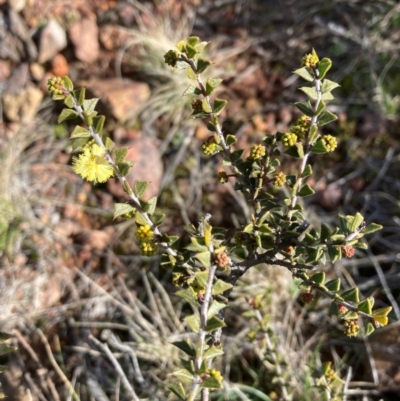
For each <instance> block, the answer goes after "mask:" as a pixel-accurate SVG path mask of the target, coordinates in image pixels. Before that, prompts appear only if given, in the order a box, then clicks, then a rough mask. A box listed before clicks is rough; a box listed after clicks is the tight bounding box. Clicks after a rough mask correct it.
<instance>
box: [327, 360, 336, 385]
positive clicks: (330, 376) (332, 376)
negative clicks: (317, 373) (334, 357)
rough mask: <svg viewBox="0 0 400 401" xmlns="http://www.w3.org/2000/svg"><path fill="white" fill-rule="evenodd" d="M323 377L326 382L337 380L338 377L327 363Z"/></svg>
mask: <svg viewBox="0 0 400 401" xmlns="http://www.w3.org/2000/svg"><path fill="white" fill-rule="evenodd" d="M324 376H325V378H326V380H328V382H333V381H334V380H336V379H337V377H338V375H337V373H336V372H335V370H334V369H332V367H331V364H330V363H329V365H328V366H327V368H326V370H325V372H324Z"/></svg>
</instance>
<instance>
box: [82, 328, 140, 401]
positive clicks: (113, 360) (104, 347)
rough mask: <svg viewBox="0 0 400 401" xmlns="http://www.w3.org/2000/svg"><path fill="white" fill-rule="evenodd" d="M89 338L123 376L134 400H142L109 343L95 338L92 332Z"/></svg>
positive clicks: (123, 380)
mask: <svg viewBox="0 0 400 401" xmlns="http://www.w3.org/2000/svg"><path fill="white" fill-rule="evenodd" d="M89 340H91V341H93V342H94V343H95V344H96V345H97V347H99V348H100V349H101V350H102V351H103V352H104V353H105V354H106V355H107V357H108V359H109V360H110V362H111V363H112V365H113V366H114V369H115V370H116V372H117V373H118V375H119V377H120V378H121V381H122V385H123V386H124V388H125V390H126V391H127V392H128V393H129V395H130V397H132V400H133V401H140V399H139V397H138V396H137V395H136V393H135V390H134V389H133V386H132V384H131V383H130V382H129V380H128V378H127V377H126V375H125V372H124V370H123V369H122V367H121V365H120V364H119V362H118V361H117V359H116V358H115V356H114V354H113V353H112V352H111V350H110V348H108V345H107V344H103V343H102V342H101V341H99V340H98V339H97V338H95V337H94V336H92V335H91V334H90V335H89Z"/></svg>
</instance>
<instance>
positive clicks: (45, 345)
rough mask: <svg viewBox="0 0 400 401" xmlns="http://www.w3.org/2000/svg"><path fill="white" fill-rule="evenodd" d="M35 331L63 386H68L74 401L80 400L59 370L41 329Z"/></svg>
mask: <svg viewBox="0 0 400 401" xmlns="http://www.w3.org/2000/svg"><path fill="white" fill-rule="evenodd" d="M37 333H38V334H39V337H40V339H41V340H42V343H43V345H44V348H45V350H46V353H47V356H48V358H49V360H50V363H51V365H52V366H53V369H54V370H55V371H56V373H57V374H58V376H59V377H60V378H61V380H62V381H63V383H64V384H65V386H66V387H67V388H68V391H70V393H71V394H72V397H73V399H74V400H75V401H80V398H79V396H78V394H77V393H76V392H75V389H74V387H73V386H72V384H71V382H70V381H69V380H68V378H67V376H65V374H64V372H63V371H62V370H61V368H60V367H59V366H58V363H57V361H56V360H55V359H54V356H53V352H52V351H51V347H50V344H49V342H48V341H47V338H46V336H45V335H44V334H43V331H42V330H40V329H37Z"/></svg>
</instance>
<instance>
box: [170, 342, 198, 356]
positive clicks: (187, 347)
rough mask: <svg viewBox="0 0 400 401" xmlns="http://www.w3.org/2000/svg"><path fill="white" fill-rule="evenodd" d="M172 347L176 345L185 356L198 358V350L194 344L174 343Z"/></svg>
mask: <svg viewBox="0 0 400 401" xmlns="http://www.w3.org/2000/svg"><path fill="white" fill-rule="evenodd" d="M172 345H175V347H177V348H179V349H180V350H182V351H183V352H184V353H185V354H187V355H189V356H191V357H195V356H196V349H195V348H194V346H193V344H192V343H190V342H189V341H187V340H183V341H175V342H173V343H172Z"/></svg>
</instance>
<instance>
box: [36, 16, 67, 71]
mask: <svg viewBox="0 0 400 401" xmlns="http://www.w3.org/2000/svg"><path fill="white" fill-rule="evenodd" d="M66 46H67V35H66V33H65V31H64V29H63V28H62V27H61V26H60V25H59V23H58V22H57V21H56V20H53V19H51V20H49V22H48V23H47V24H46V25H45V26H44V28H43V29H42V31H41V32H40V39H39V56H38V62H39V63H44V62H46V61H49V60H51V59H53V57H54V56H55V55H56V54H57V53H59V52H60V51H61V50H63V49H65V47H66Z"/></svg>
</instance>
